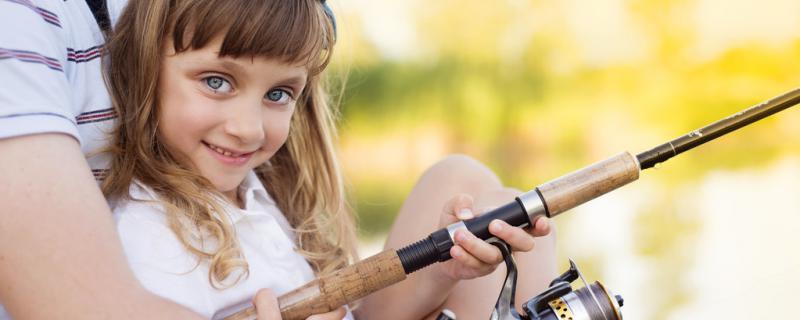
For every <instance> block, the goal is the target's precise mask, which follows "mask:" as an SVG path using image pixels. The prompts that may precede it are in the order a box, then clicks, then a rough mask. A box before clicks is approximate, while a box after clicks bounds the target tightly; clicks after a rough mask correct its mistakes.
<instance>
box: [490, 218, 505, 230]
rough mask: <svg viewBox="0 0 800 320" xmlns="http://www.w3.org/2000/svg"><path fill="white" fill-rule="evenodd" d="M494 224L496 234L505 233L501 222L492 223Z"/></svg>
mask: <svg viewBox="0 0 800 320" xmlns="http://www.w3.org/2000/svg"><path fill="white" fill-rule="evenodd" d="M492 224H493V225H494V227H493V228H494V231H495V232H500V231H503V224H502V223H500V221H499V220H495V221H492Z"/></svg>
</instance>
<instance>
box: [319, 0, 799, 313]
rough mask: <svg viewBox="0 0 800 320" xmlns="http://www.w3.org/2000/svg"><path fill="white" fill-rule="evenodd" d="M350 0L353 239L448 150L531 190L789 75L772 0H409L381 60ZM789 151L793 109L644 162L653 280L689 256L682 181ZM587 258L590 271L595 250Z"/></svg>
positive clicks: (690, 228) (791, 64)
mask: <svg viewBox="0 0 800 320" xmlns="http://www.w3.org/2000/svg"><path fill="white" fill-rule="evenodd" d="M780 3H781V4H783V5H785V6H787V4H784V3H783V2H780ZM786 3H790V4H788V6H790V7H791V2H786ZM347 4H348V3H347V2H343V4H342V10H343V11H344V12H345V13H344V14H343V17H342V18H340V19H342V20H344V21H348V20H350V21H352V23H351V24H350V25H349V28H348V27H346V28H344V31H343V32H344V35H343V40H342V43H341V44H340V46H343V47H344V49H340V50H341V51H343V52H345V53H344V54H342V53H338V52H337V55H336V56H335V57H334V65H333V67H332V71H333V73H334V74H344V73H347V74H348V76H347V82H346V84H345V90H344V92H343V95H342V96H341V97H340V98H341V107H342V112H343V113H342V114H343V118H342V121H341V131H340V134H341V145H342V157H343V161H342V162H343V164H344V166H345V167H346V171H347V178H348V182H349V184H350V185H351V187H352V188H351V190H352V194H353V198H354V199H355V202H354V206H355V208H356V210H357V212H358V215H359V220H360V230H361V231H362V235H363V237H364V239H372V238H376V237H377V238H380V237H382V236H383V235H384V234H385V232H386V231H387V230H388V228H389V226H390V225H391V223H392V220H393V218H394V215H395V214H396V213H397V211H398V209H399V207H400V205H401V204H402V202H403V199H404V198H405V196H406V195H407V194H408V192H409V191H410V189H411V187H412V186H413V184H414V182H415V180H416V179H417V178H418V177H419V176H420V174H421V173H422V172H423V171H424V170H425V168H426V167H428V166H430V165H431V164H433V163H434V162H435V161H436V160H438V159H440V158H441V157H443V156H444V155H446V154H449V153H465V154H468V155H470V156H472V157H475V158H477V159H479V160H480V161H482V162H484V163H486V164H487V165H488V166H489V167H490V168H492V169H493V170H495V172H496V173H497V174H498V175H499V176H500V177H501V178H502V179H503V181H504V182H505V183H506V184H508V185H510V186H514V187H517V188H520V189H523V190H527V189H529V188H531V187H533V186H535V185H538V184H540V183H543V182H545V181H547V180H549V179H551V178H555V177H557V176H560V175H562V174H564V173H567V172H569V171H572V170H574V169H578V168H580V167H582V166H584V165H586V164H589V163H592V162H595V161H598V160H601V159H604V158H606V157H608V156H610V155H613V154H616V153H618V152H621V151H625V150H629V151H630V152H632V153H638V152H640V151H644V150H646V149H648V148H650V147H653V146H655V145H657V144H660V143H662V142H664V141H667V140H669V139H672V138H675V137H677V136H679V135H682V134H684V133H687V132H689V131H690V130H694V129H696V128H698V127H700V126H703V125H706V124H708V123H710V122H712V121H716V120H718V119H721V118H723V117H726V116H728V115H730V114H733V113H735V112H738V111H740V110H742V109H744V108H746V107H749V106H751V105H754V104H757V103H759V102H761V101H763V100H765V99H768V98H770V97H773V96H776V95H778V94H780V93H783V92H785V91H788V90H790V89H793V88H795V87H798V86H799V84H800V63H798V57H800V31H798V30H795V31H793V33H789V34H788V35H787V30H784V29H781V28H780V25H779V26H777V27H775V26H773V25H770V24H766V25H765V26H762V27H759V26H761V25H762V21H760V20H758V19H763V17H764V16H765V14H764V13H761V12H760V11H758V10H762V9H763V10H767V9H769V8H768V5H769V4H763V6H762V5H760V4H755V3H754V4H752V9H748V8H751V7H745V8H744V9H742V8H739V11H738V12H737V11H733V12H731V11H730V10H732V9H731V8H728V7H727V5H726V1H688V0H682V1H644V0H632V1H600V2H597V3H595V2H581V1H566V2H546V1H493V2H491V3H487V2H486V1H477V0H461V1H456V0H450V1H434V2H431V1H410V2H409V3H408V4H407V7H408V8H407V10H408V12H410V14H409V15H408V17H410V18H407V20H405V21H404V22H405V23H406V27H409V26H410V28H411V29H412V30H414V31H415V35H416V37H415V38H414V40H413V41H411V42H408V43H407V47H406V50H405V52H406V53H404V54H401V55H400V57H397V56H392V57H388V56H386V54H385V52H383V51H382V50H383V49H381V47H380V41H376V40H375V39H373V38H370V36H368V35H367V34H368V32H366V31H365V30H368V29H369V28H370V22H369V20H370V19H369V17H368V16H366V15H368V14H370V12H366V11H358V10H354V9H352V8H350V9H348V7H347ZM354 5H355V3H354ZM709 6H710V8H711V9H718V10H720V11H725V10H729V12H728V13H727V14H729V15H733V16H735V17H738V18H737V19H739V20H736V21H734V22H730V21H729V20H725V19H726V18H724V16H722V17H723V18H720V16H717V15H715V11H714V10H709V9H708V7H709ZM714 6H718V8H716V7H714ZM584 7H588V8H584ZM739 7H741V6H739ZM581 10H583V11H581ZM748 10H750V11H748ZM776 10H777V9H774V10H772V11H769V12H768V13H769V14H775V13H776V12H777V13H780V10H777V11H776ZM737 14H738V16H737ZM796 16H797V14H796V13H791V12H788V13H786V16H785V17H774V19H790V18H792V17H796ZM750 17H752V19H750ZM715 19H716V20H715ZM720 19H722V20H720ZM373 20H375V19H373ZM586 20H589V21H588V22H587V21H586ZM734 20H735V19H734ZM751 20H753V21H751ZM720 21H721V22H720ZM372 23H374V22H372ZM386 23H390V22H389V21H386ZM725 23H728V25H726V24H725ZM587 24H588V26H587ZM720 24H721V26H720ZM738 24H745V25H746V26H751V27H752V29H753V30H754V31H752V32H750V31H751V30H750V29H746V30H748V32H742V30H744V29H742V28H741V27H740V26H739V25H738ZM790 26H791V25H790ZM715 28H716V29H715ZM726 28H728V29H726ZM742 34H744V35H742ZM776 35H780V37H779V36H776ZM388 36H389V35H387V37H388ZM731 39H732V40H731ZM409 46H410V48H409ZM788 154H794V155H798V154H800V110H789V111H787V112H785V113H783V114H780V115H779V116H778V117H773V118H771V119H767V120H764V121H762V123H759V124H756V125H753V126H751V127H749V128H745V129H743V130H740V131H739V132H737V133H735V134H732V135H730V136H727V137H725V138H723V139H721V140H719V141H715V142H714V143H711V144H708V145H706V146H703V147H702V148H700V149H698V150H695V151H692V152H690V153H687V154H685V155H682V156H681V157H679V158H676V159H675V160H672V161H671V162H670V163H668V164H666V166H667V167H668V170H656V171H655V173H653V174H652V177H651V178H652V179H653V180H652V181H655V182H656V183H657V184H658V185H659V186H660V188H663V192H659V194H656V195H652V198H651V199H648V201H651V202H652V204H653V209H652V210H649V211H647V212H641V213H638V215H637V217H638V218H637V219H636V221H637V222H636V223H637V228H639V229H638V230H639V231H640V232H637V233H636V234H635V235H634V237H635V239H636V240H637V244H636V246H635V247H636V250H637V252H638V254H639V255H641V256H643V257H647V258H648V259H651V260H653V261H655V263H658V264H663V265H664V266H665V270H670V268H672V267H674V268H672V269H671V270H672V271H665V272H664V273H663V274H662V277H660V278H658V279H655V281H654V285H655V286H667V287H668V286H669V285H670V284H671V283H674V281H675V279H676V278H677V277H679V272H680V267H681V265H682V264H685V263H686V262H687V259H689V258H688V256H687V254H685V253H682V252H681V251H679V248H680V246H681V245H682V240H681V238H683V237H687V236H689V237H690V236H691V234H692V233H694V232H697V230H698V229H699V228H702V226H700V225H698V224H697V221H693V220H692V219H691V218H687V217H676V216H675V215H674V212H675V210H678V209H676V208H675V205H674V204H673V202H672V201H674V199H675V198H676V197H678V192H679V191H678V190H679V189H680V188H681V186H685V185H686V184H691V183H693V182H695V181H696V180H697V179H698V178H700V177H702V176H703V175H704V174H705V173H707V172H709V171H711V170H715V169H735V168H742V167H754V166H760V165H764V164H766V163H768V162H769V161H771V160H774V159H776V158H777V157H780V156H785V155H788ZM665 171H667V172H665ZM565 221H567V220H566V219H565ZM671 230H682V232H681V233H676V232H671ZM560 245H563V244H560ZM586 269H588V270H590V271H589V274H590V275H591V274H592V273H595V272H599V271H595V269H596V268H595V267H594V264H593V263H591V262H590V263H589V265H588V266H587V267H586ZM595 275H596V274H595ZM665 294H666V298H664V300H663V301H662V302H661V305H659V306H657V307H656V308H657V310H655V311H654V312H653V313H654V314H659V315H661V317H663V315H664V314H666V311H667V310H670V309H671V308H674V307H675V306H676V305H679V304H681V303H683V302H684V301H686V300H687V299H689V294H688V293H686V292H685V291H682V289H680V288H674V289H673V290H672V291H670V290H667V291H666V293H665Z"/></svg>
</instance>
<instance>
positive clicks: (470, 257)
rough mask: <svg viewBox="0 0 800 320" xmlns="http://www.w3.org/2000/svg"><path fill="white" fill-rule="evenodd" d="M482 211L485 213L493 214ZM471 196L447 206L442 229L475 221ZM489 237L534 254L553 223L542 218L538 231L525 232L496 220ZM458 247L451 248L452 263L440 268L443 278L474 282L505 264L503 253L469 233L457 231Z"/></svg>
mask: <svg viewBox="0 0 800 320" xmlns="http://www.w3.org/2000/svg"><path fill="white" fill-rule="evenodd" d="M490 210H491V208H489V209H484V210H481V213H483V212H487V211H490ZM474 212H475V210H474V209H473V199H472V197H471V196H469V195H466V194H462V195H458V196H455V197H453V198H452V199H450V201H448V202H447V203H446V204H445V207H444V212H443V213H442V216H441V219H440V220H439V226H440V227H442V228H443V227H446V226H448V225H450V224H452V223H455V222H458V221H459V220H468V219H471V218H474V217H475V216H476V214H475V213H474ZM489 233H491V234H492V235H494V236H495V237H497V238H498V239H501V240H503V241H505V242H506V243H508V245H509V246H511V249H512V250H514V251H531V250H533V247H534V241H533V238H534V237H541V236H545V235H547V234H549V233H550V219H548V218H546V217H541V218H539V219H538V220H536V225H535V226H534V228H530V229H529V230H527V231H526V230H524V229H522V228H519V227H512V226H511V225H509V224H508V223H506V222H505V221H502V220H494V221H492V222H491V223H490V224H489ZM454 238H455V245H454V246H453V247H452V248H450V256H452V257H453V259H452V260H449V261H446V262H444V263H442V264H439V265H438V267H439V269H440V271H441V272H442V274H443V275H444V276H446V277H448V278H450V279H451V280H455V281H457V280H465V279H472V278H477V277H481V276H484V275H487V274H489V273H492V271H494V270H495V268H497V265H499V264H500V263H502V262H503V254H502V253H501V252H500V249H498V248H497V247H495V246H494V245H492V244H489V243H487V242H486V241H484V240H481V239H479V238H478V237H476V236H475V235H473V234H472V233H471V232H469V231H467V230H463V229H462V230H457V231H456V232H455V234H454Z"/></svg>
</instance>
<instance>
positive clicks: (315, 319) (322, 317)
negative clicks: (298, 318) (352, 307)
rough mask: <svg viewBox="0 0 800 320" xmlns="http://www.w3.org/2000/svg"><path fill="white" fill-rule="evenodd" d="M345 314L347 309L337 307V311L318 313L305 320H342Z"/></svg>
mask: <svg viewBox="0 0 800 320" xmlns="http://www.w3.org/2000/svg"><path fill="white" fill-rule="evenodd" d="M346 314H347V309H345V308H344V307H339V309H336V310H333V311H331V312H327V313H320V314H315V315H312V316H310V317H308V318H306V320H342V318H344V316H345V315H346Z"/></svg>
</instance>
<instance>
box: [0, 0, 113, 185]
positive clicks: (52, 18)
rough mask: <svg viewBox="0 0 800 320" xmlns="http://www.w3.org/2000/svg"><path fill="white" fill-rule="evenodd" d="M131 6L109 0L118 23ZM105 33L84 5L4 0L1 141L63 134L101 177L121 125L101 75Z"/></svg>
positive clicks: (0, 4) (69, 0) (0, 0)
mask: <svg viewBox="0 0 800 320" xmlns="http://www.w3.org/2000/svg"><path fill="white" fill-rule="evenodd" d="M125 2H126V0H109V1H108V9H109V16H110V18H111V22H112V23H113V22H114V21H115V20H116V18H117V16H118V15H119V12H120V10H121V9H122V7H123V6H124V5H125ZM103 42H104V39H103V34H102V32H101V31H100V28H99V27H98V25H97V22H96V21H95V18H94V16H93V15H92V12H91V10H90V9H89V6H88V5H87V4H86V2H85V1H82V0H58V1H56V0H0V77H2V78H1V79H2V80H3V83H2V85H0V139H3V138H10V137H17V136H23V135H30V134H37V133H63V134H67V135H70V136H72V137H74V138H75V139H76V140H78V141H79V142H80V145H81V150H82V151H83V153H84V154H85V155H86V156H87V161H88V163H89V166H90V167H91V168H92V172H93V173H94V175H95V178H98V179H99V178H102V177H103V176H104V175H105V169H106V167H107V165H108V159H107V157H105V156H103V155H93V153H95V152H96V151H98V150H99V149H100V148H102V147H104V146H105V145H106V143H107V141H108V139H107V136H106V135H107V133H108V132H110V130H111V128H112V127H113V124H114V119H115V118H116V113H115V112H114V111H113V109H112V108H111V103H110V99H109V97H108V93H107V90H106V87H105V85H104V83H103V78H102V74H101V66H100V57H101V55H102V54H103Z"/></svg>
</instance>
